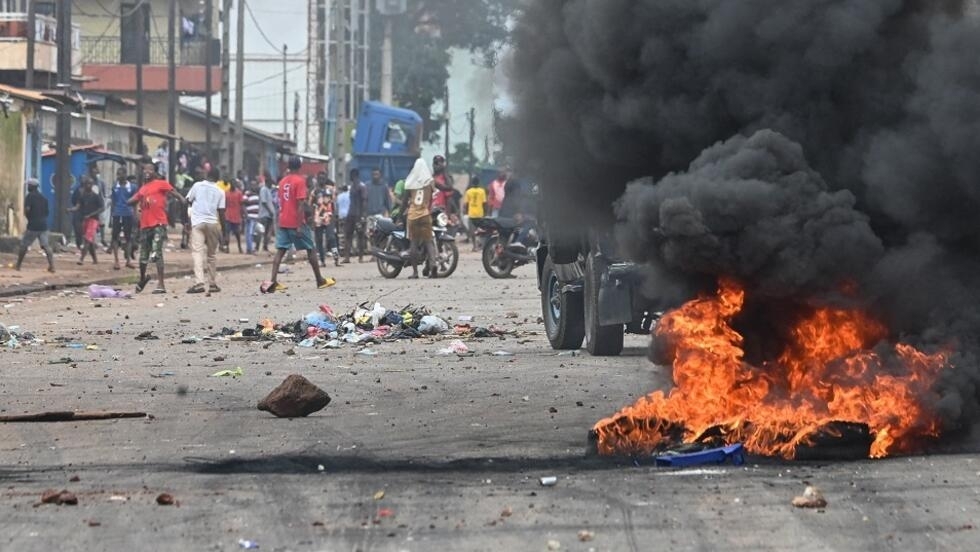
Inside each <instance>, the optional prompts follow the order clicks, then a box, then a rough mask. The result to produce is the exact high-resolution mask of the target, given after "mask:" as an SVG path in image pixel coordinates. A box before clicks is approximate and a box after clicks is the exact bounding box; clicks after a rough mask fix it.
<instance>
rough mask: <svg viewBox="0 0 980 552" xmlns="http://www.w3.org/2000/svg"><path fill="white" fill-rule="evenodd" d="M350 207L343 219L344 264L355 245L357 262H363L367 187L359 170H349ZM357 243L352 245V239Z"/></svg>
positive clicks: (365, 239)
mask: <svg viewBox="0 0 980 552" xmlns="http://www.w3.org/2000/svg"><path fill="white" fill-rule="evenodd" d="M349 193H350V207H349V208H348V210H347V218H345V219H344V240H345V242H346V243H345V247H344V264H349V263H350V256H351V251H352V250H353V248H354V247H357V262H359V263H363V262H364V248H365V242H366V241H367V238H366V237H365V235H364V214H365V212H366V211H367V187H366V186H365V185H364V183H363V182H361V171H359V170H357V169H351V171H350V190H349ZM355 240H356V241H357V245H356V246H355V245H354V241H355Z"/></svg>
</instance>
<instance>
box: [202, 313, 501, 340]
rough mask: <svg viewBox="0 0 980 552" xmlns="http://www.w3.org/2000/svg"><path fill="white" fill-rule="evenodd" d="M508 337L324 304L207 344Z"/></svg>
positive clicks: (415, 316) (226, 331) (423, 317)
mask: <svg viewBox="0 0 980 552" xmlns="http://www.w3.org/2000/svg"><path fill="white" fill-rule="evenodd" d="M505 334H506V332H504V331H502V330H498V329H496V328H494V327H489V328H482V327H473V326H472V325H471V324H469V323H460V324H456V325H454V326H450V324H449V322H447V321H446V320H445V319H444V318H442V317H439V316H435V315H433V314H432V313H431V312H430V311H429V310H428V309H427V308H425V307H417V306H412V305H408V306H406V307H403V308H401V309H397V310H390V309H386V308H385V307H383V306H382V305H381V304H380V303H375V304H374V306H372V307H369V306H368V304H367V303H365V304H361V305H360V306H358V307H357V308H355V309H354V310H352V311H350V312H347V313H344V314H339V315H338V314H336V313H335V312H334V311H333V309H332V308H330V307H329V306H328V305H320V306H319V307H318V308H317V310H315V311H311V312H309V313H307V314H306V315H305V316H304V317H303V318H301V319H299V320H296V321H293V322H288V323H276V322H274V321H272V320H262V321H261V322H260V323H259V324H257V325H256V326H255V327H251V328H245V329H242V330H234V329H231V328H223V329H222V330H221V332H219V333H217V334H214V335H212V336H210V337H207V338H204V339H208V340H213V339H217V340H228V341H263V340H269V341H292V342H294V343H296V345H297V346H299V347H304V348H318V349H339V348H341V347H343V346H344V345H345V344H349V345H361V346H366V345H369V344H377V343H382V342H390V341H399V340H405V339H418V338H422V337H434V336H445V335H452V336H455V337H463V338H492V337H501V336H503V335H505Z"/></svg>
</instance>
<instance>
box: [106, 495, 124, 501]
mask: <svg viewBox="0 0 980 552" xmlns="http://www.w3.org/2000/svg"><path fill="white" fill-rule="evenodd" d="M127 500H129V499H128V498H126V497H124V496H122V495H112V496H110V497H109V502H126V501H127Z"/></svg>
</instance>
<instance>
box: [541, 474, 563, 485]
mask: <svg viewBox="0 0 980 552" xmlns="http://www.w3.org/2000/svg"><path fill="white" fill-rule="evenodd" d="M538 481H540V482H541V486H542V487H554V486H555V485H557V484H558V478H557V477H556V476H554V475H546V476H544V477H542V478H540V479H538Z"/></svg>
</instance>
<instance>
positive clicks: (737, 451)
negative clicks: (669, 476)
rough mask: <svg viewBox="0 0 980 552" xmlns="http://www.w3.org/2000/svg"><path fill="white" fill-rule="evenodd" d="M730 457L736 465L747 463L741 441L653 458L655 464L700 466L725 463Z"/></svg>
mask: <svg viewBox="0 0 980 552" xmlns="http://www.w3.org/2000/svg"><path fill="white" fill-rule="evenodd" d="M729 459H731V461H732V464H734V465H736V466H741V465H742V464H744V463H745V455H744V448H743V447H742V444H741V443H736V444H734V445H728V446H727V447H721V448H713V449H705V450H701V451H698V452H689V453H686V454H663V455H661V456H655V457H654V458H653V460H654V463H655V465H657V466H661V467H671V468H683V467H686V466H699V465H702V464H724V463H725V462H726V461H728V460H729Z"/></svg>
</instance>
